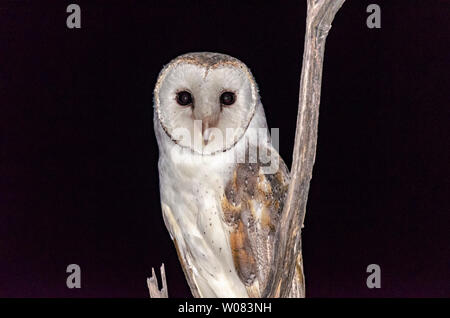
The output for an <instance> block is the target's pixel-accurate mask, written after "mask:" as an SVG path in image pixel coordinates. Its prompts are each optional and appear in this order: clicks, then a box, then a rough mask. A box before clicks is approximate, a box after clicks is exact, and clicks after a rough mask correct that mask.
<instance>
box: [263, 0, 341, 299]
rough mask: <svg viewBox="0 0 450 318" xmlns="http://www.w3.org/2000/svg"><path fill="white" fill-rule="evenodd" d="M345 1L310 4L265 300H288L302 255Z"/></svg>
mask: <svg viewBox="0 0 450 318" xmlns="http://www.w3.org/2000/svg"><path fill="white" fill-rule="evenodd" d="M344 1H345V0H308V9H307V18H306V34H305V44H304V52H303V66H302V74H301V80H300V92H299V101H298V114H297V128H296V132H295V141H294V154H293V161H292V167H291V183H290V185H289V191H288V196H287V198H286V202H285V205H284V210H283V214H282V215H283V216H282V218H281V220H280V223H279V229H278V231H277V234H276V240H275V247H274V250H275V251H277V253H276V254H275V255H274V260H273V265H272V270H271V272H270V274H269V282H268V284H267V287H266V289H265V291H264V293H263V296H264V297H287V295H288V293H289V290H290V288H291V283H292V278H293V275H294V272H295V261H296V259H297V256H298V255H299V253H300V252H301V228H302V227H303V221H304V218H305V211H306V201H307V199H308V191H309V182H310V180H311V177H312V169H313V165H314V160H315V156H316V144H317V127H318V119H319V104H320V88H321V83H322V67H323V56H324V50H325V41H326V37H327V34H328V31H329V30H330V28H331V22H332V21H333V19H334V16H335V14H336V12H337V11H338V10H339V8H340V7H341V6H342V4H343V3H344Z"/></svg>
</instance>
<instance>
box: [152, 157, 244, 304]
mask: <svg viewBox="0 0 450 318" xmlns="http://www.w3.org/2000/svg"><path fill="white" fill-rule="evenodd" d="M180 151H181V150H180ZM184 155H186V156H188V157H189V158H187V157H186V158H184V157H183V156H184ZM227 156H229V154H227V153H223V154H220V155H216V156H206V157H203V156H199V155H195V154H192V153H190V154H184V153H181V152H180V153H177V152H176V151H171V152H170V153H164V152H163V153H160V159H159V172H160V193H161V206H162V210H163V217H164V221H165V223H166V226H167V228H168V230H169V232H170V235H171V237H172V239H173V241H174V243H175V245H176V248H177V251H178V254H179V255H178V256H179V258H180V260H181V262H182V266H183V269H184V271H185V272H189V273H190V275H186V276H187V277H188V276H190V277H191V281H190V282H188V283H189V285H190V287H191V290H192V291H193V293H194V296H199V297H248V295H247V291H246V288H245V285H244V284H243V283H242V281H241V280H240V278H239V275H238V273H237V271H236V268H235V265H234V262H233V255H232V251H231V248H230V241H229V238H230V232H231V231H232V229H231V227H230V226H229V225H227V224H226V222H224V214H223V211H222V206H221V199H222V197H223V195H224V191H225V187H226V182H227V181H228V179H229V177H228V176H229V175H230V174H231V172H230V171H231V169H232V167H233V164H232V163H231V162H229V158H227ZM195 293H198V295H195Z"/></svg>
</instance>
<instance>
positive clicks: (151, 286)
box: [147, 263, 169, 298]
mask: <svg viewBox="0 0 450 318" xmlns="http://www.w3.org/2000/svg"><path fill="white" fill-rule="evenodd" d="M160 270H161V280H162V288H161V289H159V287H158V279H157V278H156V275H155V269H154V268H153V267H152V276H151V277H150V278H147V286H148V290H149V292H150V298H168V297H169V296H168V293H167V282H166V271H165V270H164V263H163V264H162V265H161V269H160Z"/></svg>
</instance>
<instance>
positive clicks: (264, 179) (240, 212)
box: [222, 145, 304, 297]
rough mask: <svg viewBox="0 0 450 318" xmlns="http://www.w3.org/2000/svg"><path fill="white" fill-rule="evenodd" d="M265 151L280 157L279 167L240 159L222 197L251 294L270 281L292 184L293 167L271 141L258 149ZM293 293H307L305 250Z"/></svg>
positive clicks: (236, 254) (232, 242)
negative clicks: (271, 169)
mask: <svg viewBox="0 0 450 318" xmlns="http://www.w3.org/2000/svg"><path fill="white" fill-rule="evenodd" d="M261 151H266V153H267V154H268V155H269V156H270V158H275V159H276V160H277V161H278V163H279V164H278V169H276V171H275V172H274V173H272V172H269V173H267V172H265V171H267V169H266V170H265V169H263V167H264V164H262V163H261V162H259V161H258V162H256V163H237V164H236V165H235V168H234V171H233V175H232V177H231V179H230V180H229V182H228V183H227V185H226V187H225V191H224V195H223V198H222V211H223V215H224V221H225V222H226V224H228V225H229V227H230V247H231V250H232V255H233V261H234V265H235V268H236V271H237V273H238V275H239V278H240V279H241V281H242V282H243V283H244V285H245V287H246V289H247V292H248V295H249V297H261V294H262V292H263V290H264V288H265V286H266V284H267V278H268V276H269V270H270V267H271V266H272V258H273V254H274V252H275V251H274V239H275V231H277V229H278V227H277V225H278V222H279V220H280V218H281V213H282V211H283V206H284V201H285V198H286V196H287V191H288V187H289V171H288V168H287V166H286V164H285V163H284V162H283V160H282V159H281V157H280V156H279V154H278V152H277V151H276V150H275V149H274V148H273V147H272V146H270V145H268V146H266V149H258V153H261ZM258 157H260V156H258ZM272 160H273V159H272ZM280 230H282V229H280ZM289 296H290V297H304V281H303V261H302V256H301V253H300V254H299V257H298V259H297V266H296V273H295V275H294V279H293V283H292V288H291V291H290V294H289Z"/></svg>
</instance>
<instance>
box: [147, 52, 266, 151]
mask: <svg viewBox="0 0 450 318" xmlns="http://www.w3.org/2000/svg"><path fill="white" fill-rule="evenodd" d="M258 102H259V95H258V88H257V85H256V83H255V80H254V78H253V76H252V74H251V72H250V70H249V69H248V68H247V66H245V64H244V63H242V62H241V61H239V60H237V59H236V58H233V57H231V56H228V55H224V54H218V53H209V52H202V53H188V54H184V55H181V56H179V57H177V58H175V59H174V60H172V61H171V62H170V63H169V64H168V65H166V66H165V67H164V69H163V70H162V71H161V73H160V74H159V77H158V80H157V83H156V86H155V91H154V107H155V115H156V116H157V120H158V121H159V123H160V125H161V127H162V128H163V130H164V132H165V133H166V134H167V135H168V136H169V137H170V139H171V140H172V141H173V142H174V144H176V145H178V146H181V147H184V148H187V149H190V150H191V151H194V152H197V153H200V154H202V155H205V154H206V155H211V154H215V153H218V152H224V151H227V150H228V149H230V148H232V147H233V146H234V145H235V144H236V143H237V142H238V141H239V140H240V139H241V138H242V137H243V136H244V134H245V132H246V130H247V128H248V126H249V124H250V122H251V120H252V118H253V116H254V114H255V110H256V106H257V104H258Z"/></svg>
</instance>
